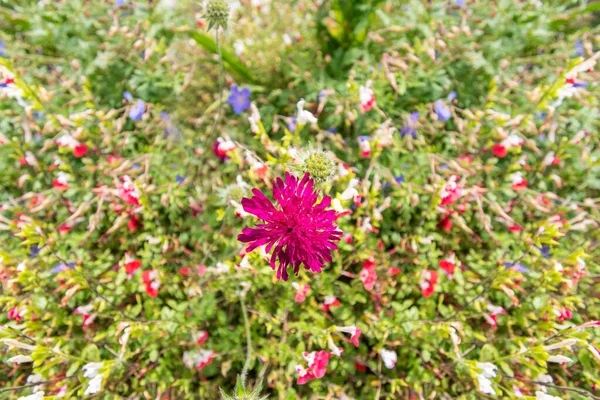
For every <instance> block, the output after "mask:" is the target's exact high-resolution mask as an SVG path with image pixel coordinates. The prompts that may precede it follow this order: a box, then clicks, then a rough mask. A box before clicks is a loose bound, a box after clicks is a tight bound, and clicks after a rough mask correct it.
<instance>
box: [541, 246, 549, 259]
mask: <svg viewBox="0 0 600 400" xmlns="http://www.w3.org/2000/svg"><path fill="white" fill-rule="evenodd" d="M540 252H541V253H542V257H544V258H550V247H548V246H546V245H543V246H542V247H541V248H540Z"/></svg>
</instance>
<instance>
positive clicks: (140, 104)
mask: <svg viewBox="0 0 600 400" xmlns="http://www.w3.org/2000/svg"><path fill="white" fill-rule="evenodd" d="M145 108H146V104H144V100H142V99H138V101H137V102H136V103H135V106H134V107H133V108H132V109H131V110H130V111H129V118H130V119H131V120H132V121H139V120H140V119H141V118H142V115H144V109H145Z"/></svg>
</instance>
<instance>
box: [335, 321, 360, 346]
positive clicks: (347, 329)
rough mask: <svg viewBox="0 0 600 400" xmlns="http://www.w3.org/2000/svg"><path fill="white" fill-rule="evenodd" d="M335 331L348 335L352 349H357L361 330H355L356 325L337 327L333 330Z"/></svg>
mask: <svg viewBox="0 0 600 400" xmlns="http://www.w3.org/2000/svg"><path fill="white" fill-rule="evenodd" d="M335 330H336V331H338V332H344V333H349V334H350V341H351V342H352V344H353V345H354V347H358V344H359V343H358V339H360V335H361V330H360V328H357V327H356V325H350V326H338V327H336V328H335Z"/></svg>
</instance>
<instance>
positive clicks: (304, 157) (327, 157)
mask: <svg viewBox="0 0 600 400" xmlns="http://www.w3.org/2000/svg"><path fill="white" fill-rule="evenodd" d="M297 159H298V163H297V164H295V165H294V166H293V168H294V169H295V170H296V171H297V172H298V174H299V175H304V174H305V173H307V172H308V174H309V175H310V177H311V178H312V179H313V180H314V181H315V183H317V184H323V183H327V182H329V181H331V180H332V179H333V178H334V177H335V175H336V174H337V165H336V163H335V161H334V160H333V155H332V154H331V153H330V152H327V151H323V150H314V149H311V150H308V151H307V152H305V153H299V154H298V157H297Z"/></svg>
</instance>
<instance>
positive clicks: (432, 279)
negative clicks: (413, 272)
mask: <svg viewBox="0 0 600 400" xmlns="http://www.w3.org/2000/svg"><path fill="white" fill-rule="evenodd" d="M437 281H438V273H437V271H434V270H428V269H424V270H423V271H422V272H421V281H420V282H419V285H420V286H421V294H422V295H423V297H430V296H431V295H432V294H433V292H435V285H436V284H437Z"/></svg>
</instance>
